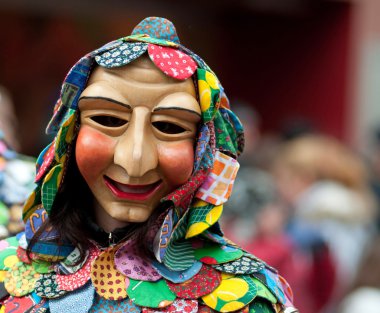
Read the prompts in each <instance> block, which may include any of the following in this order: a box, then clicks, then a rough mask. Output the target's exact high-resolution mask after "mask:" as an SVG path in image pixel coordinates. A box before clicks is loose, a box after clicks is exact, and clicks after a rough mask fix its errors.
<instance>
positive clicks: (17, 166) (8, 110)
mask: <svg viewBox="0 0 380 313" xmlns="http://www.w3.org/2000/svg"><path fill="white" fill-rule="evenodd" d="M16 129H17V119H16V115H15V113H14V110H13V104H12V101H11V97H10V95H9V93H8V91H7V90H6V88H4V87H2V86H0V238H5V237H7V236H10V235H13V234H16V233H18V232H20V231H21V230H22V229H23V223H22V216H21V215H22V205H23V203H24V202H25V200H26V199H27V197H28V196H29V194H30V192H31V190H33V188H34V176H35V169H34V163H35V160H34V159H33V158H30V157H27V156H24V155H22V154H20V153H17V152H16V151H15V150H14V149H19V147H20V144H19V142H18V139H17V131H16Z"/></svg>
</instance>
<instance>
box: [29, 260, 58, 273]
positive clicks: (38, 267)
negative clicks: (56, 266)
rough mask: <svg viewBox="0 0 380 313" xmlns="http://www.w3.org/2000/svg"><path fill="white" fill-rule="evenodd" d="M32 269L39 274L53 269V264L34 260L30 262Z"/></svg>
mask: <svg viewBox="0 0 380 313" xmlns="http://www.w3.org/2000/svg"><path fill="white" fill-rule="evenodd" d="M32 266H33V268H34V270H35V271H36V272H37V273H39V274H47V273H50V272H51V271H53V265H52V264H51V263H50V262H46V261H42V260H36V261H34V262H32Z"/></svg>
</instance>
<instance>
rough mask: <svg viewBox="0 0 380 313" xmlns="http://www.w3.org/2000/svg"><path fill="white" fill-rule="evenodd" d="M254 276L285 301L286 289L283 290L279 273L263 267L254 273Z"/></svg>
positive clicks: (279, 298) (282, 301)
mask: <svg viewBox="0 0 380 313" xmlns="http://www.w3.org/2000/svg"><path fill="white" fill-rule="evenodd" d="M252 275H253V276H254V278H256V279H258V280H259V281H261V282H262V283H263V284H264V285H265V286H266V287H268V289H269V290H270V291H271V292H272V294H274V295H275V296H276V298H277V299H278V300H279V301H280V302H281V303H285V302H286V298H285V294H284V291H283V290H282V287H281V286H282V283H281V281H280V278H279V275H277V274H275V273H273V272H272V271H270V270H267V269H266V268H264V269H262V270H261V271H259V272H257V273H253V274H252Z"/></svg>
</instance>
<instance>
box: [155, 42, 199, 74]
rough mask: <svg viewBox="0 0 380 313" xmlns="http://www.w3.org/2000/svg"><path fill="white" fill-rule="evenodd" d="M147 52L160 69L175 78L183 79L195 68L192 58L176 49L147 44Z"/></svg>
mask: <svg viewBox="0 0 380 313" xmlns="http://www.w3.org/2000/svg"><path fill="white" fill-rule="evenodd" d="M148 54H149V57H150V59H151V60H152V61H153V63H154V64H155V65H156V66H157V67H158V68H159V69H160V70H161V71H163V72H164V73H165V74H166V75H168V76H170V77H173V78H175V79H179V80H185V79H187V78H189V77H191V76H192V75H193V74H194V72H195V70H196V69H197V64H196V63H195V62H194V60H193V59H192V58H191V57H189V56H188V55H187V54H185V53H183V52H182V51H180V50H177V49H173V48H169V47H163V46H158V45H154V44H149V45H148Z"/></svg>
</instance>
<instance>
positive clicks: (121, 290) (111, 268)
mask: <svg viewBox="0 0 380 313" xmlns="http://www.w3.org/2000/svg"><path fill="white" fill-rule="evenodd" d="M117 249H118V247H117V246H115V247H112V248H109V249H107V250H105V251H103V252H102V253H101V254H100V255H99V256H98V257H97V258H96V259H95V261H93V263H92V269H91V280H92V284H93V285H94V286H95V290H96V292H97V294H99V295H100V296H102V297H103V298H105V299H107V300H122V299H125V298H126V297H127V291H126V279H128V278H126V277H125V276H124V275H123V274H121V273H120V272H119V271H118V270H117V268H116V266H115V263H114V256H115V252H116V250H117Z"/></svg>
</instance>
